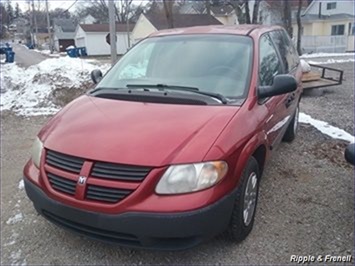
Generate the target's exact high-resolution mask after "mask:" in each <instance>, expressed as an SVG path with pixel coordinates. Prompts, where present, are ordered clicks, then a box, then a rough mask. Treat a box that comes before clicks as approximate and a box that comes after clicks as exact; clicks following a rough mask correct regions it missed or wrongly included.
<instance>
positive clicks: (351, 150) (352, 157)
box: [345, 143, 355, 165]
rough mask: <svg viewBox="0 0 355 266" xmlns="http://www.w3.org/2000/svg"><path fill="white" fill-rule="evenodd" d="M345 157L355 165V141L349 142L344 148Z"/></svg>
mask: <svg viewBox="0 0 355 266" xmlns="http://www.w3.org/2000/svg"><path fill="white" fill-rule="evenodd" d="M345 159H346V160H347V161H348V163H351V164H352V165H355V143H352V144H349V145H348V147H346V149H345Z"/></svg>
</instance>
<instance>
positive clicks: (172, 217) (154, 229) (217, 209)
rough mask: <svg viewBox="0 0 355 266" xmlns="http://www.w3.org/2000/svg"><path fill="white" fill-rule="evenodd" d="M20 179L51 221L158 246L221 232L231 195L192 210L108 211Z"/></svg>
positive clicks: (190, 242)
mask: <svg viewBox="0 0 355 266" xmlns="http://www.w3.org/2000/svg"><path fill="white" fill-rule="evenodd" d="M24 183H25V190H26V193H27V195H28V197H29V198H30V199H31V201H32V202H33V204H34V207H35V208H36V210H37V211H38V212H39V213H40V214H41V215H43V216H44V217H45V218H46V219H48V220H49V221H51V222H52V223H54V224H56V225H58V226H61V227H64V228H66V229H68V230H70V231H73V232H76V233H79V234H81V235H85V236H87V237H90V238H93V239H97V240H101V241H104V242H110V243H116V244H118V245H121V246H128V247H133V248H145V249H158V250H179V249H186V248H190V247H193V246H195V245H197V244H199V243H200V242H202V241H204V240H207V239H209V238H212V237H213V236H215V235H217V234H219V233H221V232H223V231H224V230H225V229H226V228H227V226H228V224H229V221H230V217H231V213H232V209H233V205H234V199H235V192H233V193H231V194H229V195H227V196H225V197H223V198H222V199H221V200H219V201H218V202H216V203H214V204H211V205H209V206H207V207H205V208H201V209H198V210H195V211H189V212H181V213H144V212H127V213H122V214H117V215H112V214H104V213H96V212H90V211H86V210H81V209H77V208H73V207H71V206H68V205H65V204H62V203H60V202H58V201H55V200H53V199H51V198H49V197H48V196H47V195H46V194H45V193H44V192H43V191H42V190H41V189H40V188H39V187H37V186H36V185H34V184H33V183H31V182H30V181H28V180H27V178H26V177H24Z"/></svg>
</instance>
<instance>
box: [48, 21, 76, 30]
mask: <svg viewBox="0 0 355 266" xmlns="http://www.w3.org/2000/svg"><path fill="white" fill-rule="evenodd" d="M53 24H54V25H56V26H58V27H60V28H61V29H62V31H63V32H74V31H75V29H76V25H75V23H74V21H73V20H71V19H63V18H60V19H54V20H53Z"/></svg>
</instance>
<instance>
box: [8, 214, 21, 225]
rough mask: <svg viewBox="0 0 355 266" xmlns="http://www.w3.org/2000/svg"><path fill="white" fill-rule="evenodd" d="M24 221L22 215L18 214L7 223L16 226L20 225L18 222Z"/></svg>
mask: <svg viewBox="0 0 355 266" xmlns="http://www.w3.org/2000/svg"><path fill="white" fill-rule="evenodd" d="M22 219H23V215H22V213H18V214H16V215H15V216H14V217H11V218H9V219H8V220H7V221H6V224H16V223H18V222H21V221H22Z"/></svg>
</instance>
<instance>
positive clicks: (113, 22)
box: [108, 0, 117, 65]
mask: <svg viewBox="0 0 355 266" xmlns="http://www.w3.org/2000/svg"><path fill="white" fill-rule="evenodd" d="M108 17H109V21H110V45H111V64H112V65H114V64H115V63H116V60H117V46H116V45H117V44H116V19H115V3H114V2H113V0H109V1H108Z"/></svg>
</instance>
